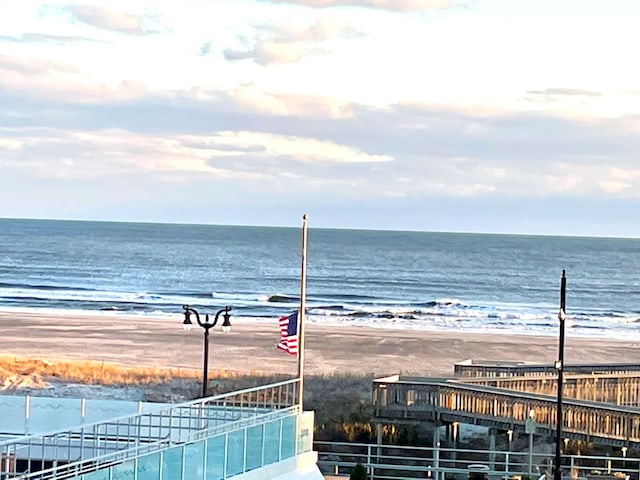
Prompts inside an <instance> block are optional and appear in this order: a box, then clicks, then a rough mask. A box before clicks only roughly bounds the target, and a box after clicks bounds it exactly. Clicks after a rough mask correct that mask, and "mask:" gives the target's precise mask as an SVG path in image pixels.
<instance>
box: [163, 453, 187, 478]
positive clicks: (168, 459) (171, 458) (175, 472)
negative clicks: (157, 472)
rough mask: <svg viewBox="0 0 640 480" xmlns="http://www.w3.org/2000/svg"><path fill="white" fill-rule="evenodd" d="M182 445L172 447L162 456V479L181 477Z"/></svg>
mask: <svg viewBox="0 0 640 480" xmlns="http://www.w3.org/2000/svg"><path fill="white" fill-rule="evenodd" d="M182 450H183V448H182V447H173V448H170V449H169V450H166V451H165V452H164V455H163V456H162V480H180V479H182V478H183V477H182Z"/></svg>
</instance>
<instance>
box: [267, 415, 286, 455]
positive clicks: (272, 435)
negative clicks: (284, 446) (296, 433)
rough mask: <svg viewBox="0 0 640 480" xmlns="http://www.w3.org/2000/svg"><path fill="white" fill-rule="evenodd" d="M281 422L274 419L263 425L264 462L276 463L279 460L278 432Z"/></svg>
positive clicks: (280, 429)
mask: <svg viewBox="0 0 640 480" xmlns="http://www.w3.org/2000/svg"><path fill="white" fill-rule="evenodd" d="M281 431H282V422H281V421H280V420H276V421H273V422H268V423H266V424H265V426H264V463H265V465H269V464H270V463H276V462H278V461H280V432H281Z"/></svg>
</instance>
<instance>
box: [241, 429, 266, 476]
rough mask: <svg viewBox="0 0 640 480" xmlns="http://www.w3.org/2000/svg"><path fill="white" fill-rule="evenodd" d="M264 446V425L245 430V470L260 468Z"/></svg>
mask: <svg viewBox="0 0 640 480" xmlns="http://www.w3.org/2000/svg"><path fill="white" fill-rule="evenodd" d="M263 446H264V425H256V426H255V427H250V428H248V429H247V460H246V465H245V470H254V469H256V468H260V467H261V466H262V452H263Z"/></svg>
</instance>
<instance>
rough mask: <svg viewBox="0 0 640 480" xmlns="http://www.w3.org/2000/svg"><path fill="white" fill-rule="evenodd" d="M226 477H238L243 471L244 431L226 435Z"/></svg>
mask: <svg viewBox="0 0 640 480" xmlns="http://www.w3.org/2000/svg"><path fill="white" fill-rule="evenodd" d="M227 442H229V443H228V445H229V446H228V448H227V476H228V477H230V476H232V475H238V474H239V473H242V471H243V469H244V430H239V431H236V432H231V433H229V435H227Z"/></svg>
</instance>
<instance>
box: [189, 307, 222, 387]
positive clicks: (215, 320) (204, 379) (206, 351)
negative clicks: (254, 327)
mask: <svg viewBox="0 0 640 480" xmlns="http://www.w3.org/2000/svg"><path fill="white" fill-rule="evenodd" d="M182 308H183V309H184V321H183V322H182V326H183V327H184V329H185V330H187V331H188V330H191V326H192V325H193V322H191V314H192V313H193V314H194V315H195V316H196V321H197V322H198V325H200V326H201V327H202V328H204V353H203V357H204V365H203V367H202V397H203V398H204V397H206V396H207V384H208V383H209V382H208V377H209V329H211V328H213V327H215V326H216V324H217V323H218V318H219V317H220V315H222V314H224V315H222V316H223V318H224V321H223V322H222V331H223V332H224V333H226V332H228V331H230V330H231V322H230V321H229V320H230V318H231V315H230V314H229V312H230V311H231V307H224V308H221V309H220V310H218V311H217V312H216V315H215V317H214V318H213V322H209V314H208V313H207V314H206V315H205V320H204V322H203V321H202V320H200V314H199V313H198V312H197V310H196V309H194V308H191V307H190V306H189V305H183V306H182Z"/></svg>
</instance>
